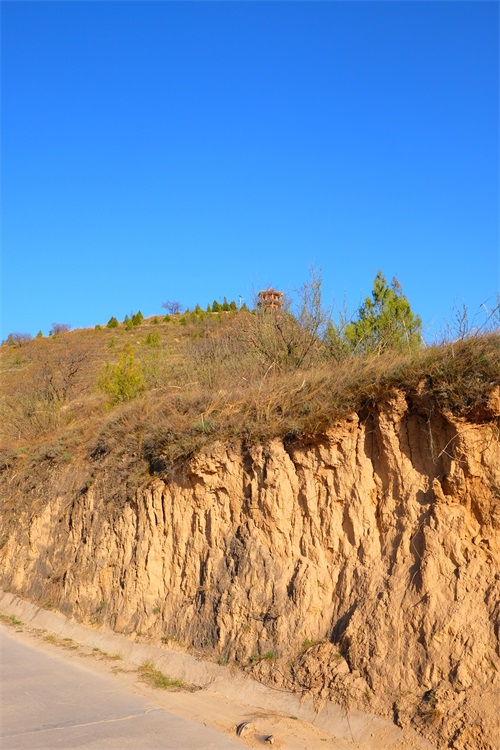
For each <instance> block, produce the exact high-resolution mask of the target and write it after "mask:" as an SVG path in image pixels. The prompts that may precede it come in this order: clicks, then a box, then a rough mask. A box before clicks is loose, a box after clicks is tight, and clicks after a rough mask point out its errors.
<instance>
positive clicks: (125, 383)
mask: <svg viewBox="0 0 500 750" xmlns="http://www.w3.org/2000/svg"><path fill="white" fill-rule="evenodd" d="M98 386H99V388H100V389H101V390H102V391H103V392H104V393H105V394H106V395H107V396H108V404H109V406H115V405H116V404H119V403H122V402H124V401H131V400H132V399H133V398H135V397H136V396H138V395H139V394H140V393H142V392H143V391H144V390H145V388H146V384H145V382H144V374H143V372H142V367H141V365H140V364H138V363H137V362H136V361H135V358H134V353H133V351H132V347H130V346H126V347H125V349H124V350H123V352H122V353H121V355H120V359H119V360H118V364H116V365H110V364H109V362H107V363H106V365H105V367H104V370H103V371H102V373H101V375H100V377H99V380H98Z"/></svg>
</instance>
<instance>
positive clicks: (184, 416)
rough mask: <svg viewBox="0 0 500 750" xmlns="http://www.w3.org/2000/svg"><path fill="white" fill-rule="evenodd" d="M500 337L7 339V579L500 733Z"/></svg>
mask: <svg viewBox="0 0 500 750" xmlns="http://www.w3.org/2000/svg"><path fill="white" fill-rule="evenodd" d="M258 333H259V335H260V334H261V333H262V332H261V331H259V332H258ZM265 333H266V335H267V334H268V333H269V331H267V332H265ZM299 333H300V332H299ZM295 334H296V332H295V331H294V332H293V335H294V336H295ZM262 341H263V337H262V336H260V338H259V341H258V342H257V343H259V342H260V343H262ZM264 343H265V345H266V346H267V347H269V346H270V343H269V339H265V341H264ZM303 344H304V341H303V340H301V339H300V337H299V343H298V346H301V345H303ZM306 344H307V345H309V344H308V343H307V342H306ZM311 351H312V350H309V352H311ZM499 354H500V337H499V336H498V334H495V333H492V334H489V335H487V336H483V337H474V338H469V339H465V340H463V341H460V342H455V343H450V344H448V345H445V346H440V347H429V348H426V349H423V350H421V351H413V352H407V353H402V354H401V353H400V354H395V353H394V352H391V351H389V352H386V353H385V354H382V355H380V356H374V355H370V356H369V355H365V356H360V355H351V356H346V357H338V356H332V355H331V353H330V354H329V353H328V352H327V351H325V350H324V349H320V348H318V349H317V350H315V351H314V356H309V357H308V358H304V359H303V361H302V362H301V364H300V366H297V364H296V363H295V365H294V366H291V365H290V362H286V361H280V362H275V363H274V364H270V363H269V361H268V359H266V356H265V352H264V354H263V353H262V349H259V346H256V331H255V324H254V321H253V320H252V315H251V314H250V313H225V314H216V315H214V314H212V315H205V316H198V318H193V317H191V318H189V319H186V321H185V324H182V323H180V322H179V320H171V321H169V322H166V323H163V322H159V323H153V322H152V321H144V322H143V323H142V324H141V325H140V326H137V327H135V328H132V329H130V330H125V329H124V328H123V327H118V328H114V329H106V328H103V329H101V330H87V331H73V332H65V333H61V334H58V335H57V336H54V337H51V338H48V339H35V340H33V341H30V342H29V343H26V344H25V345H23V346H2V347H1V350H0V355H1V368H2V369H1V373H2V384H3V397H2V398H3V400H2V406H1V409H2V425H3V435H2V474H1V478H0V483H1V484H0V487H1V500H0V502H1V522H2V529H1V534H0V537H1V542H0V545H1V549H0V584H1V585H2V586H3V588H4V589H7V590H10V591H12V592H15V593H19V594H21V595H23V596H26V597H28V598H30V599H32V600H33V601H35V602H38V603H40V604H42V605H43V606H52V607H55V608H57V609H60V610H61V611H63V612H65V613H66V614H70V615H71V616H73V617H75V618H76V619H78V620H80V621H82V622H85V623H93V624H95V625H99V624H100V623H106V624H107V625H110V626H111V627H113V628H114V629H115V630H116V631H118V632H123V633H128V634H130V635H131V636H132V637H135V638H148V639H150V640H151V641H153V642H157V643H161V642H164V643H176V644H177V647H182V648H194V649H197V650H198V651H199V652H201V653H202V654H204V656H205V657H207V658H212V659H215V660H218V661H219V663H235V664H237V665H238V666H239V667H241V668H242V669H245V670H247V671H250V672H252V673H253V674H254V675H256V676H258V677H259V679H261V680H263V681H265V682H268V683H270V684H274V685H276V686H280V687H285V688H289V689H292V690H295V691H298V692H307V693H312V694H313V695H314V696H315V697H316V700H317V701H318V705H319V704H320V703H321V702H322V701H325V700H326V699H332V700H335V701H338V702H340V703H341V704H342V705H344V706H346V707H358V708H361V709H363V710H370V711H373V712H375V713H379V714H381V715H385V716H389V717H391V718H392V719H393V720H394V721H395V722H396V723H397V724H399V725H400V726H406V725H412V726H414V727H415V728H416V729H417V730H418V731H419V732H420V733H421V734H422V735H423V736H424V737H426V738H428V739H430V740H431V741H432V742H433V743H434V744H435V746H436V747H440V748H441V747H449V748H455V749H456V750H459V749H464V750H465V748H467V750H468V749H469V748H485V749H488V750H493V748H494V746H495V741H496V740H495V737H496V736H498V731H499V729H500V728H499V727H498V719H497V716H496V707H497V705H498V698H499V692H498V689H499V679H500V678H499V675H500V646H499V630H498V621H499V614H500V591H499V587H498V582H499V580H500V565H499V547H498V530H499V527H500V448H499V445H500V444H499V417H500V356H499ZM107 363H108V364H107ZM120 363H121V365H120ZM117 365H118V366H119V369H118V370H113V369H112V368H113V367H115V366H117ZM120 368H121V369H120ZM113 373H114V374H116V373H121V375H120V376H124V373H125V374H127V373H128V375H127V377H129V382H135V383H136V384H137V385H138V387H137V389H136V393H135V394H134V398H130V400H116V389H113V388H114V386H113V388H109V387H108V386H107V385H106V383H108V384H109V382H110V380H109V376H110V374H111V375H113ZM113 383H115V385H116V381H113ZM99 384H100V385H99ZM120 392H121V393H123V392H125V393H126V390H125V391H123V390H122V391H120ZM129 395H130V394H129ZM113 401H114V403H113Z"/></svg>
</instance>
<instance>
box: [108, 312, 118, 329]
mask: <svg viewBox="0 0 500 750" xmlns="http://www.w3.org/2000/svg"><path fill="white" fill-rule="evenodd" d="M106 328H118V320H117V318H115V316H114V315H113V317H111V318H110V319H109V320H108V322H107V323H106Z"/></svg>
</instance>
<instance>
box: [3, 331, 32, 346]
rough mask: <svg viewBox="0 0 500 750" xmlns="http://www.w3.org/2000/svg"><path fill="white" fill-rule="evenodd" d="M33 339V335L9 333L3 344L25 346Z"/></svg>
mask: <svg viewBox="0 0 500 750" xmlns="http://www.w3.org/2000/svg"><path fill="white" fill-rule="evenodd" d="M31 339H32V336H31V333H9V335H8V336H7V338H6V339H5V341H2V344H8V345H9V346H24V344H27V343H28V341H31Z"/></svg>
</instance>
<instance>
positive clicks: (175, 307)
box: [162, 300, 184, 315]
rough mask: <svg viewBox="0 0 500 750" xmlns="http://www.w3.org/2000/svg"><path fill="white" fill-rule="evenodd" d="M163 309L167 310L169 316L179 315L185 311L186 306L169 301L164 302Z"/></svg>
mask: <svg viewBox="0 0 500 750" xmlns="http://www.w3.org/2000/svg"><path fill="white" fill-rule="evenodd" d="M162 307H164V308H165V310H166V311H167V312H168V314H169V315H177V314H178V313H181V312H182V311H183V310H184V305H181V303H180V302H178V301H177V300H167V301H166V302H163V304H162Z"/></svg>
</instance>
